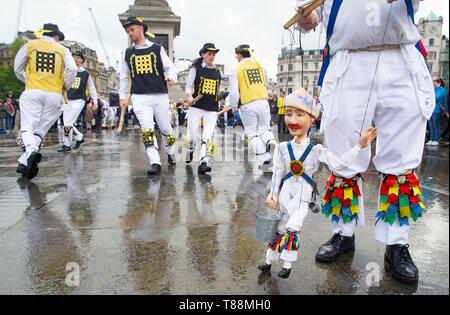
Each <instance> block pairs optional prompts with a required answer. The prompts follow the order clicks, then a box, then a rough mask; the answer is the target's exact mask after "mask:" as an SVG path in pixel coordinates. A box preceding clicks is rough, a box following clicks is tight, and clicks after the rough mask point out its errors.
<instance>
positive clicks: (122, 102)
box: [120, 100, 128, 110]
mask: <svg viewBox="0 0 450 315" xmlns="http://www.w3.org/2000/svg"><path fill="white" fill-rule="evenodd" d="M127 107H128V102H127V100H120V108H122V109H123V110H126V109H127Z"/></svg>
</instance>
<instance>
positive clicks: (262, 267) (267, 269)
mask: <svg viewBox="0 0 450 315" xmlns="http://www.w3.org/2000/svg"><path fill="white" fill-rule="evenodd" d="M271 267H272V265H268V264H266V263H264V264H261V265H259V266H258V269H259V270H261V271H262V272H270V268H271Z"/></svg>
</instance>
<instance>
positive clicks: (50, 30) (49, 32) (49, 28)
mask: <svg viewBox="0 0 450 315" xmlns="http://www.w3.org/2000/svg"><path fill="white" fill-rule="evenodd" d="M42 31H43V32H42V35H45V36H50V37H51V36H55V35H56V36H58V38H59V40H60V41H62V40H64V38H65V36H64V34H63V33H62V32H61V31H60V30H59V28H58V25H56V24H52V23H47V24H44V27H43V28H42Z"/></svg>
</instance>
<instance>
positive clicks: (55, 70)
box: [25, 39, 66, 93]
mask: <svg viewBox="0 0 450 315" xmlns="http://www.w3.org/2000/svg"><path fill="white" fill-rule="evenodd" d="M27 48H28V49H27V58H28V63H27V67H26V68H25V73H26V79H25V89H26V90H30V89H37V90H43V91H47V92H54V93H61V92H62V89H63V86H64V55H65V51H66V49H65V48H64V46H62V45H61V44H58V43H54V42H46V41H43V40H38V39H36V40H32V41H30V42H29V43H28V47H27Z"/></svg>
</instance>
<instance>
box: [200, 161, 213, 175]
mask: <svg viewBox="0 0 450 315" xmlns="http://www.w3.org/2000/svg"><path fill="white" fill-rule="evenodd" d="M208 172H211V167H209V166H208V165H207V164H206V163H202V164H200V166H199V167H198V173H199V174H205V173H208Z"/></svg>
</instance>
